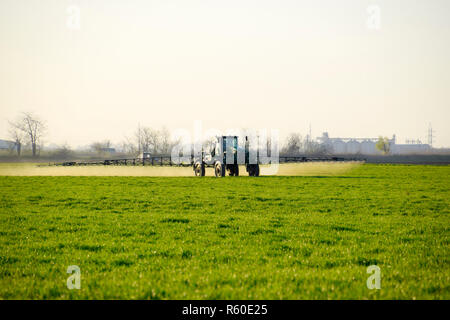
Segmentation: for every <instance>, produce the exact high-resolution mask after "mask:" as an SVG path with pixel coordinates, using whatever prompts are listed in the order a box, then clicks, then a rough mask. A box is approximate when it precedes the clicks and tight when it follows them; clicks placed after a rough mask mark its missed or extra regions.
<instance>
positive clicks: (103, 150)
mask: <svg viewBox="0 0 450 320" xmlns="http://www.w3.org/2000/svg"><path fill="white" fill-rule="evenodd" d="M100 151H101V152H106V153H116V149H115V148H101V149H100Z"/></svg>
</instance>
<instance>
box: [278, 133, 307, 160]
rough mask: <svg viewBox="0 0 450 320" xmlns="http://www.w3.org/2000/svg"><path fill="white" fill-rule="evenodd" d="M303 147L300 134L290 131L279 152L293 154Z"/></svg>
mask: <svg viewBox="0 0 450 320" xmlns="http://www.w3.org/2000/svg"><path fill="white" fill-rule="evenodd" d="M302 149H303V142H302V136H301V135H300V134H298V133H291V134H290V135H289V136H288V137H287V139H286V142H285V145H284V147H283V148H282V150H281V153H283V154H287V155H295V154H298V153H300V151H301V150H302Z"/></svg>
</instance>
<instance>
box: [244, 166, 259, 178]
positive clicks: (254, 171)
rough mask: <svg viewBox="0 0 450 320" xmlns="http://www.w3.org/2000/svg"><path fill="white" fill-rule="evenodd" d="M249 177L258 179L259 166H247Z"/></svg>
mask: <svg viewBox="0 0 450 320" xmlns="http://www.w3.org/2000/svg"><path fill="white" fill-rule="evenodd" d="M247 171H248V175H249V177H259V164H251V165H249V166H248V169H247Z"/></svg>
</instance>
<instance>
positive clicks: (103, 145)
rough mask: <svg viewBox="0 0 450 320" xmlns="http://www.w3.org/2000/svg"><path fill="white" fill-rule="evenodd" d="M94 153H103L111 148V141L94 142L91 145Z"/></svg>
mask: <svg viewBox="0 0 450 320" xmlns="http://www.w3.org/2000/svg"><path fill="white" fill-rule="evenodd" d="M90 148H91V150H92V151H94V152H97V153H103V152H104V151H105V150H107V149H109V148H111V141H109V140H105V141H101V142H93V143H91V145H90Z"/></svg>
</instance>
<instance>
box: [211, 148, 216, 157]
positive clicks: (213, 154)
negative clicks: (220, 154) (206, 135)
mask: <svg viewBox="0 0 450 320" xmlns="http://www.w3.org/2000/svg"><path fill="white" fill-rule="evenodd" d="M211 155H212V156H213V157H214V156H215V155H216V149H215V148H214V146H213V147H212V148H211Z"/></svg>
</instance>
